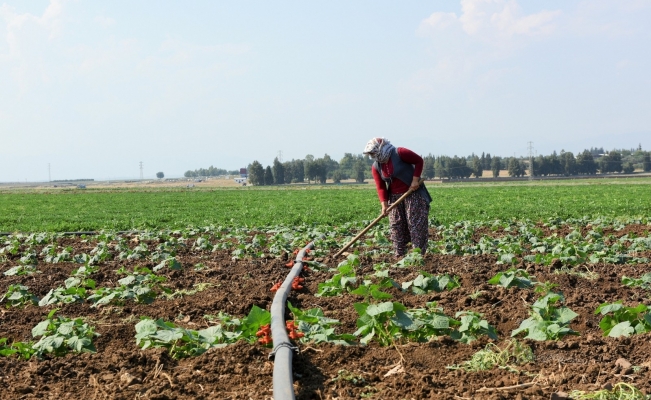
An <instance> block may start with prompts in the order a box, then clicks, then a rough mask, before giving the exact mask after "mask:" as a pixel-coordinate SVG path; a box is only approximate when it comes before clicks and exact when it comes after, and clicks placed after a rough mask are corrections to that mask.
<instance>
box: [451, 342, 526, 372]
mask: <svg viewBox="0 0 651 400" xmlns="http://www.w3.org/2000/svg"><path fill="white" fill-rule="evenodd" d="M534 361H535V356H534V354H533V351H532V350H531V347H529V346H527V345H526V344H524V343H522V342H519V341H517V340H515V339H513V340H510V341H508V342H506V346H504V347H503V348H500V347H498V346H497V345H495V344H494V343H488V344H487V345H486V347H484V348H483V349H482V350H479V351H478V352H476V353H475V354H473V355H472V357H471V358H470V360H467V361H464V362H463V363H461V364H459V365H449V366H447V367H446V368H448V369H453V370H456V369H462V370H464V371H468V372H478V371H488V370H491V369H493V368H495V367H498V368H500V369H506V370H508V371H511V372H517V371H518V370H517V367H518V366H520V365H524V364H528V363H530V362H534Z"/></svg>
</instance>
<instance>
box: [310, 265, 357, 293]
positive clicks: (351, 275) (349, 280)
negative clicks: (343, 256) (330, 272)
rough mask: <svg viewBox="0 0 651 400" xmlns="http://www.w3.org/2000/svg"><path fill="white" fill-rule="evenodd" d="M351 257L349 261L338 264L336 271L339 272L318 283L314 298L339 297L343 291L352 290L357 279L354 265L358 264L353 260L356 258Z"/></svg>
mask: <svg viewBox="0 0 651 400" xmlns="http://www.w3.org/2000/svg"><path fill="white" fill-rule="evenodd" d="M352 256H354V257H353V258H351V256H349V259H348V260H347V261H344V262H342V263H341V264H339V266H338V268H337V271H339V273H337V274H335V275H334V276H333V277H332V278H330V279H328V280H327V281H325V282H322V283H319V287H318V289H317V292H316V294H315V296H317V297H329V296H340V295H341V294H342V293H344V292H345V291H351V290H352V287H353V285H355V284H356V283H357V277H356V276H355V266H356V265H355V263H357V264H359V259H358V258H355V257H357V256H355V255H352ZM351 260H352V261H351Z"/></svg>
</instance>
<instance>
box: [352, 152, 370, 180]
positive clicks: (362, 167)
mask: <svg viewBox="0 0 651 400" xmlns="http://www.w3.org/2000/svg"><path fill="white" fill-rule="evenodd" d="M366 168H367V166H366V163H365V162H364V160H363V159H361V158H360V159H359V160H357V162H356V163H355V166H354V168H353V169H354V171H353V173H354V175H355V182H357V183H364V179H366V176H365V175H364V171H366Z"/></svg>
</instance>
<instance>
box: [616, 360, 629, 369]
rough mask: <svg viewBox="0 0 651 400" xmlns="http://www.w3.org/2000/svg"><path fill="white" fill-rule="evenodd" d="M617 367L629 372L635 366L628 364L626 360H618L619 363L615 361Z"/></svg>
mask: <svg viewBox="0 0 651 400" xmlns="http://www.w3.org/2000/svg"><path fill="white" fill-rule="evenodd" d="M615 365H616V366H618V367H621V368H622V370H627V369H629V368H631V367H632V366H633V364H631V363H630V362H628V360H627V359H625V358H618V359H617V361H615Z"/></svg>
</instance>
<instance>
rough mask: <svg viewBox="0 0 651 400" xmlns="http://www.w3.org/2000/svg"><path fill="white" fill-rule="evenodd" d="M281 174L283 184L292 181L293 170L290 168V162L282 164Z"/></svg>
mask: <svg viewBox="0 0 651 400" xmlns="http://www.w3.org/2000/svg"><path fill="white" fill-rule="evenodd" d="M283 172H284V178H285V183H292V179H294V168H292V162H291V161H285V162H284V163H283Z"/></svg>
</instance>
